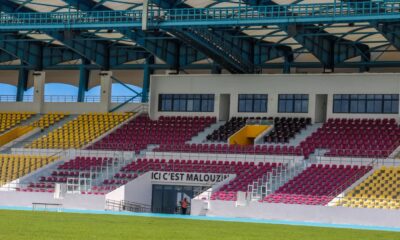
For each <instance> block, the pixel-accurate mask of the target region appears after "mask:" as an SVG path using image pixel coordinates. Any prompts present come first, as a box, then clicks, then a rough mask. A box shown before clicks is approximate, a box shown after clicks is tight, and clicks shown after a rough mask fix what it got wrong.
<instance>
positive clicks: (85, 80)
mask: <svg viewBox="0 0 400 240" xmlns="http://www.w3.org/2000/svg"><path fill="white" fill-rule="evenodd" d="M89 64H90V62H89V61H87V60H86V59H82V64H81V65H80V67H79V87H78V102H84V101H85V95H86V92H87V91H88V90H89V79H90V70H89V69H88V68H87V65H89Z"/></svg>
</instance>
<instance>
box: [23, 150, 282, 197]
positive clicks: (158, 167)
mask: <svg viewBox="0 0 400 240" xmlns="http://www.w3.org/2000/svg"><path fill="white" fill-rule="evenodd" d="M113 161H114V160H113V159H101V158H84V157H78V158H76V159H74V160H71V161H68V162H66V163H64V164H63V165H60V166H59V167H58V169H57V170H56V171H53V172H52V174H51V176H47V177H46V176H43V177H41V178H40V182H39V183H30V184H29V186H28V188H27V189H23V191H29V192H31V191H35V192H52V191H54V183H65V182H66V181H67V178H77V177H78V176H79V175H81V176H82V174H86V175H87V176H86V177H89V175H88V173H89V171H88V170H90V168H91V167H93V166H104V165H107V164H110V163H112V162H113ZM279 165H280V164H277V163H272V164H270V163H265V164H264V163H259V164H257V165H256V164H255V163H254V162H229V161H210V160H173V159H171V160H168V161H167V160H165V159H146V158H145V159H140V158H139V159H137V161H134V162H132V163H130V164H128V165H126V166H125V167H123V168H122V169H121V171H120V172H118V173H116V174H115V175H114V177H113V178H112V179H106V180H104V181H103V183H102V184H101V185H99V186H93V187H92V190H91V191H90V192H83V193H87V194H105V193H107V192H110V191H112V190H114V189H116V188H117V187H119V186H121V185H123V184H126V183H127V182H128V181H131V180H133V179H135V178H137V177H138V176H140V175H141V174H143V173H146V172H149V171H169V172H197V173H221V174H236V175H237V176H236V178H235V179H233V180H232V181H230V182H229V183H228V184H226V185H224V186H223V187H222V188H221V189H220V191H219V192H217V193H215V194H214V195H213V196H212V198H213V199H219V200H235V199H236V194H235V193H236V192H237V191H247V187H248V185H249V184H250V183H252V182H253V181H255V180H257V179H258V178H260V177H261V176H262V175H263V174H265V173H266V172H268V171H270V170H272V169H273V168H275V167H277V166H279ZM230 195H235V196H234V197H232V198H229V197H228V196H230Z"/></svg>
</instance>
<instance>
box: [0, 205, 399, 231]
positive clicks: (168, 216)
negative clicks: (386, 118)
mask: <svg viewBox="0 0 400 240" xmlns="http://www.w3.org/2000/svg"><path fill="white" fill-rule="evenodd" d="M0 210H14V211H32V208H31V207H11V206H0ZM35 211H48V212H57V209H46V210H45V209H43V208H42V209H41V208H39V209H35ZM61 213H77V214H98V215H120V216H135V217H149V218H165V219H188V220H201V221H223V222H238V223H240V222H243V223H262V224H277V225H291V226H305V227H323V228H340V229H356V230H371V231H390V232H400V228H396V227H380V226H363V225H350V224H333V223H317V222H301V221H284V220H266V219H256V218H229V217H208V216H190V215H177V214H159V213H134V212H114V211H105V210H79V209H62V210H61Z"/></svg>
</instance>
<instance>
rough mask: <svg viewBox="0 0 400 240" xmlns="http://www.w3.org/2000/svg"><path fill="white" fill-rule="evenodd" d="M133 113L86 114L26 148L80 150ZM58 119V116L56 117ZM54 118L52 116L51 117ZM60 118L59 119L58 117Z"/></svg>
mask: <svg viewBox="0 0 400 240" xmlns="http://www.w3.org/2000/svg"><path fill="white" fill-rule="evenodd" d="M132 114H133V113H87V114H83V115H79V116H78V117H77V118H75V119H74V120H72V121H69V122H68V123H66V124H64V125H63V126H62V127H61V128H58V129H56V130H54V131H53V132H51V133H49V134H48V135H47V136H43V137H41V138H39V139H37V140H35V141H34V142H33V143H31V144H30V145H28V146H26V147H27V148H49V149H70V148H82V147H83V146H85V145H87V144H89V143H90V142H92V141H93V140H95V139H96V138H98V137H100V136H101V135H102V134H104V133H106V132H107V131H109V130H111V129H112V128H114V127H116V126H118V125H119V124H121V123H122V122H124V121H126V120H127V119H128V118H129V117H131V116H132ZM57 116H58V117H60V115H57ZM49 118H50V117H49ZM53 118H54V116H53ZM60 118H61V117H60Z"/></svg>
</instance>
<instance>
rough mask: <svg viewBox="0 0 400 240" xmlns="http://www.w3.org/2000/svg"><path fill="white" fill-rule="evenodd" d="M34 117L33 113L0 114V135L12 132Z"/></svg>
mask: <svg viewBox="0 0 400 240" xmlns="http://www.w3.org/2000/svg"><path fill="white" fill-rule="evenodd" d="M33 115H34V113H31V112H21V113H19V112H0V133H3V132H5V131H8V130H10V129H11V128H13V127H15V126H17V125H18V124H20V123H22V122H24V121H26V120H28V119H29V118H31V117H32V116H33Z"/></svg>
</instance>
